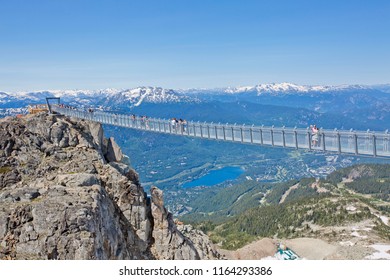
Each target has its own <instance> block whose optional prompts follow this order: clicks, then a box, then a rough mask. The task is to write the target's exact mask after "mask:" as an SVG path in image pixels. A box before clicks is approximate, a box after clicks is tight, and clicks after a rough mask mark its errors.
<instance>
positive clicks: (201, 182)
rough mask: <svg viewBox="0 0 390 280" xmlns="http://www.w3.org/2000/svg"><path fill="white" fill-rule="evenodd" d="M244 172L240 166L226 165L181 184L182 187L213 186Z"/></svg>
mask: <svg viewBox="0 0 390 280" xmlns="http://www.w3.org/2000/svg"><path fill="white" fill-rule="evenodd" d="M242 173H244V170H242V169H241V168H240V167H235V166H227V167H223V168H221V169H215V170H211V171H210V172H209V173H207V174H206V175H204V176H202V177H200V178H198V179H196V180H194V181H191V182H187V183H185V184H184V185H183V187H184V188H192V187H198V186H214V185H217V184H220V183H222V182H224V181H227V180H234V179H236V178H237V177H238V176H240V175H241V174H242Z"/></svg>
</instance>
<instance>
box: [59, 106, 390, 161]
mask: <svg viewBox="0 0 390 280" xmlns="http://www.w3.org/2000/svg"><path fill="white" fill-rule="evenodd" d="M52 110H53V111H55V112H58V113H60V114H63V115H66V116H69V117H75V118H80V119H86V120H91V121H96V122H100V123H102V124H109V125H115V126H122V127H127V128H132V129H138V130H146V131H152V132H158V133H167V134H174V135H181V136H190V137H198V138H205V139H214V140H222V141H233V142H238V143H247V144H256V145H264V146H274V147H285V148H294V149H306V150H318V151H325V152H335V153H340V154H351V155H364V156H372V157H388V158H390V134H389V133H388V132H387V131H386V132H383V133H377V132H370V131H366V132H364V131H340V130H325V129H321V130H320V131H319V133H318V142H317V143H316V145H314V144H313V142H312V141H313V136H312V134H311V131H310V130H309V129H300V128H285V127H266V126H247V125H230V124H215V123H200V122H188V123H187V125H178V126H175V125H172V124H171V122H170V120H167V119H155V118H148V119H147V120H143V119H141V118H132V117H131V116H128V115H121V114H112V113H106V112H101V111H96V112H86V111H82V110H78V109H71V108H63V107H61V106H58V105H52Z"/></svg>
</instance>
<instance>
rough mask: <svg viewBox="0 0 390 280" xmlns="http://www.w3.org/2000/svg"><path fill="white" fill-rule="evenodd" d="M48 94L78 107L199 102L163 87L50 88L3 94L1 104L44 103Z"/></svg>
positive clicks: (0, 95)
mask: <svg viewBox="0 0 390 280" xmlns="http://www.w3.org/2000/svg"><path fill="white" fill-rule="evenodd" d="M46 97H60V98H61V100H62V101H63V102H64V103H69V104H73V105H78V106H104V107H106V108H110V109H115V107H117V106H119V107H121V108H123V107H137V106H140V105H141V104H142V103H178V102H197V101H198V100H197V99H196V98H193V97H188V96H186V95H183V94H180V93H178V92H175V91H174V90H171V89H163V88H161V87H137V88H133V89H112V88H109V89H103V90H46V91H33V92H26V91H25V92H13V93H4V92H1V93H0V106H2V107H20V106H27V105H29V104H37V103H44V102H45V98H46Z"/></svg>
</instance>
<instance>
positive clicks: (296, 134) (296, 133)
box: [294, 128, 298, 149]
mask: <svg viewBox="0 0 390 280" xmlns="http://www.w3.org/2000/svg"><path fill="white" fill-rule="evenodd" d="M294 140H295V149H298V132H297V128H294Z"/></svg>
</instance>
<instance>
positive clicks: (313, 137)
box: [310, 125, 318, 146]
mask: <svg viewBox="0 0 390 280" xmlns="http://www.w3.org/2000/svg"><path fill="white" fill-rule="evenodd" d="M310 127H311V144H312V145H313V146H317V145H318V128H317V126H316V125H313V126H310Z"/></svg>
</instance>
